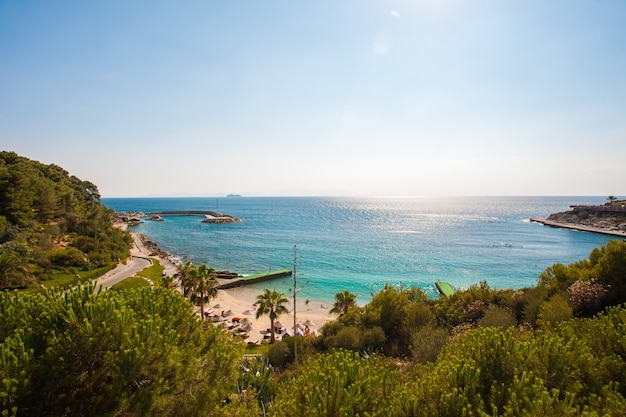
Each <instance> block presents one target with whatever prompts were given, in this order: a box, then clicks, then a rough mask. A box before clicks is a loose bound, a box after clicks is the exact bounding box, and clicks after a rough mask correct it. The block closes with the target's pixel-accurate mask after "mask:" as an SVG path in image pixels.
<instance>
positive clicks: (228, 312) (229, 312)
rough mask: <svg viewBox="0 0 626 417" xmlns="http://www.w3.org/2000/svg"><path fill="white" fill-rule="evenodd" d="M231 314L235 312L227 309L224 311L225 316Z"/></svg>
mask: <svg viewBox="0 0 626 417" xmlns="http://www.w3.org/2000/svg"><path fill="white" fill-rule="evenodd" d="M233 314H235V313H234V312H233V310H228V311H227V312H226V313H224V315H225V316H232V315H233Z"/></svg>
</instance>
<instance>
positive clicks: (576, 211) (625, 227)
mask: <svg viewBox="0 0 626 417" xmlns="http://www.w3.org/2000/svg"><path fill="white" fill-rule="evenodd" d="M607 200H608V201H607V202H606V203H605V204H603V205H599V206H579V205H575V206H570V208H571V210H569V211H565V212H561V213H553V214H551V215H550V216H548V217H547V218H533V219H530V221H532V222H537V223H541V224H543V225H546V226H551V227H559V228H563V229H572V230H580V231H584V232H591V233H601V234H605V235H612V236H620V237H626V200H618V199H617V198H615V197H613V196H609V197H608V198H607Z"/></svg>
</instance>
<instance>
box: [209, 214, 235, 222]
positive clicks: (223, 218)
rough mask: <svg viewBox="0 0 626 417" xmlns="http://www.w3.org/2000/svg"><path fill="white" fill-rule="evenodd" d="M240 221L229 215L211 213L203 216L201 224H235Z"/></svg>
mask: <svg viewBox="0 0 626 417" xmlns="http://www.w3.org/2000/svg"><path fill="white" fill-rule="evenodd" d="M240 221H241V220H240V219H238V218H237V217H235V216H231V215H230V214H221V213H213V214H205V215H204V219H203V220H202V223H237V222H240Z"/></svg>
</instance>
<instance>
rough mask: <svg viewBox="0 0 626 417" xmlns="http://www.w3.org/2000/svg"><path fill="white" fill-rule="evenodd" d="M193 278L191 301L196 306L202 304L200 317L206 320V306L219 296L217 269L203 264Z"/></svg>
mask: <svg viewBox="0 0 626 417" xmlns="http://www.w3.org/2000/svg"><path fill="white" fill-rule="evenodd" d="M191 276H192V287H191V289H190V294H189V299H190V300H191V302H192V303H194V304H200V316H201V317H202V320H204V304H205V303H208V302H209V300H210V299H211V297H215V295H217V285H218V283H217V276H216V273H215V269H213V268H209V267H207V266H206V265H204V264H203V265H200V266H198V267H197V268H195V269H194V270H193V271H192V274H191Z"/></svg>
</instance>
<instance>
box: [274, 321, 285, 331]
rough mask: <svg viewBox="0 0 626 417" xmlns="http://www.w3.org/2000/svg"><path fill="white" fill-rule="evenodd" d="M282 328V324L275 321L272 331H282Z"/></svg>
mask: <svg viewBox="0 0 626 417" xmlns="http://www.w3.org/2000/svg"><path fill="white" fill-rule="evenodd" d="M282 328H283V324H282V323H281V322H279V321H275V322H274V329H282Z"/></svg>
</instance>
